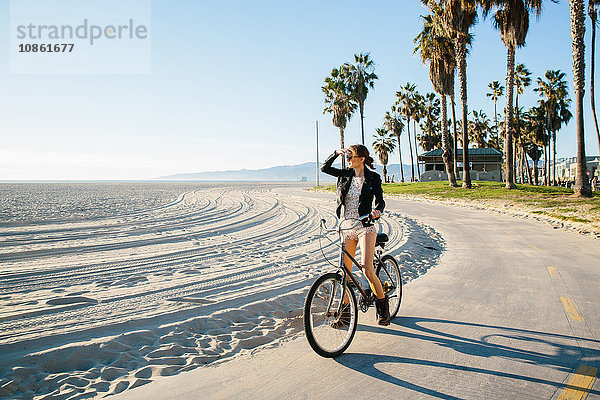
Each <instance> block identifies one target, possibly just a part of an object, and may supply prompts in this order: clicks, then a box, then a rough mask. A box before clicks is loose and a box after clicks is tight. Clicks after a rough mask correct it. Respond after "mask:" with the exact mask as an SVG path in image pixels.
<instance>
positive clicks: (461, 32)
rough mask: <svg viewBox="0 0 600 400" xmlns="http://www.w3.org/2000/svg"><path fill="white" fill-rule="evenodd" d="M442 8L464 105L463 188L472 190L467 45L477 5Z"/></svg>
mask: <svg viewBox="0 0 600 400" xmlns="http://www.w3.org/2000/svg"><path fill="white" fill-rule="evenodd" d="M431 1H433V2H434V3H436V4H437V5H438V6H441V9H440V10H441V11H440V21H441V22H442V24H443V25H444V27H445V28H446V31H447V32H448V33H449V35H450V37H451V38H452V39H453V40H454V52H455V55H456V64H457V65H458V81H459V84H460V90H459V92H460V100H461V105H462V120H463V124H462V140H463V187H465V188H471V176H470V173H469V136H468V131H467V128H468V124H467V122H466V121H467V114H468V107H467V44H468V43H469V41H470V38H471V35H470V33H469V30H470V29H471V27H472V26H473V25H475V23H476V22H477V4H476V1H475V0H438V1H434V0H431Z"/></svg>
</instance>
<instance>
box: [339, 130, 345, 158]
mask: <svg viewBox="0 0 600 400" xmlns="http://www.w3.org/2000/svg"><path fill="white" fill-rule="evenodd" d="M343 148H344V127H341V126H340V149H343ZM342 168H346V157H344V155H343V154H342Z"/></svg>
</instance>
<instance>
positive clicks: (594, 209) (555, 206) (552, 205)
mask: <svg viewBox="0 0 600 400" xmlns="http://www.w3.org/2000/svg"><path fill="white" fill-rule="evenodd" d="M458 184H459V185H461V184H462V182H460V181H459V182H458ZM315 189H317V190H328V191H335V185H329V186H319V187H317V188H315ZM383 191H384V193H387V194H396V195H406V196H411V197H414V196H417V197H425V198H428V199H433V200H458V201H473V202H476V203H478V204H481V203H484V204H488V205H490V206H500V207H502V206H505V205H511V206H515V207H518V208H519V209H522V210H524V211H528V212H530V213H532V214H543V215H547V216H550V217H553V218H556V219H559V220H563V221H574V222H583V223H587V224H591V225H594V226H596V227H597V228H600V193H598V192H594V197H592V198H590V199H582V198H577V197H575V196H573V190H571V189H566V188H562V187H548V186H534V185H517V189H516V190H509V189H505V188H504V183H501V182H487V181H474V182H473V189H463V188H460V187H459V188H451V187H449V186H448V182H446V181H436V182H416V183H387V184H384V185H383Z"/></svg>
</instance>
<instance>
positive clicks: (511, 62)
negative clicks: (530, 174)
mask: <svg viewBox="0 0 600 400" xmlns="http://www.w3.org/2000/svg"><path fill="white" fill-rule="evenodd" d="M506 58H507V59H506V67H507V70H508V74H507V77H506V136H505V137H504V149H505V151H506V158H505V162H506V164H505V168H504V169H505V171H506V186H505V188H507V189H516V188H517V186H516V185H515V177H514V175H513V121H512V117H513V92H514V88H515V48H514V47H513V46H508V52H507V57H506Z"/></svg>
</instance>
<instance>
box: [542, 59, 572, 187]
mask: <svg viewBox="0 0 600 400" xmlns="http://www.w3.org/2000/svg"><path fill="white" fill-rule="evenodd" d="M544 76H545V78H546V80H544V79H542V78H538V79H537V84H538V87H537V88H535V89H534V91H535V92H538V93H539V94H540V96H541V97H542V98H543V99H544V102H543V105H544V107H545V111H546V123H547V129H548V133H549V134H551V137H552V148H553V150H552V155H553V163H552V164H553V173H552V184H555V181H556V132H558V131H559V130H560V128H561V127H562V125H563V124H567V123H569V121H570V120H571V118H572V116H573V115H572V114H571V112H570V111H569V106H570V103H571V99H569V93H568V89H567V81H566V80H565V73H564V72H561V71H560V70H556V71H553V70H549V71H546V74H545V75H544ZM548 175H550V174H548Z"/></svg>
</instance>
